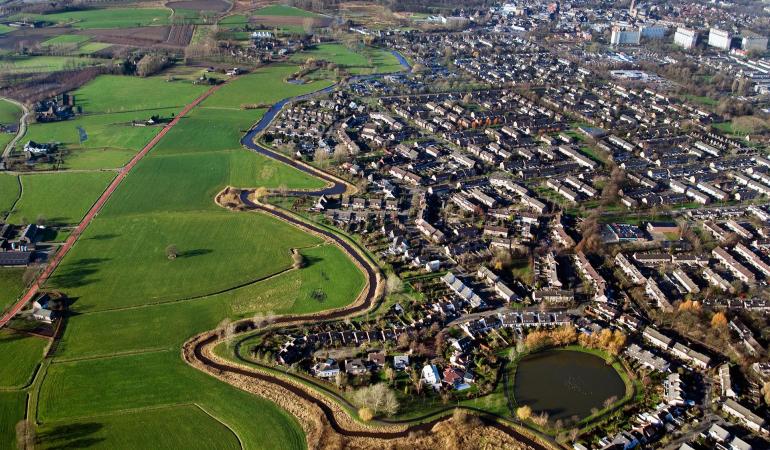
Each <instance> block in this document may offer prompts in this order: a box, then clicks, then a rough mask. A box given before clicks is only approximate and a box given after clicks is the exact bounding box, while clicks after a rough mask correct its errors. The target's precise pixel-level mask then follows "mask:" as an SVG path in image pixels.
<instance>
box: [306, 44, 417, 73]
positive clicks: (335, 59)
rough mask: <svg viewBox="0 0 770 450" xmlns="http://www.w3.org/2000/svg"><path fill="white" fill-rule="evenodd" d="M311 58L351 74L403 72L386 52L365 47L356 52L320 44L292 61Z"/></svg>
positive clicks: (335, 45) (337, 45) (332, 45)
mask: <svg viewBox="0 0 770 450" xmlns="http://www.w3.org/2000/svg"><path fill="white" fill-rule="evenodd" d="M308 56H312V57H313V58H316V59H321V60H324V61H329V62H332V63H335V64H337V65H340V66H342V67H344V68H346V69H347V70H348V71H349V72H350V73H351V74H354V75H357V74H369V73H389V72H398V71H401V70H403V67H402V66H401V64H399V62H398V59H396V57H395V56H393V54H391V53H390V52H389V51H387V50H383V49H379V48H370V47H367V48H366V49H364V50H361V51H359V52H356V51H354V50H351V49H349V48H347V47H345V46H344V45H342V44H320V45H316V46H315V47H313V48H311V49H308V50H306V51H303V52H302V53H298V54H296V55H294V57H293V58H292V60H294V61H297V62H302V61H304V60H305V59H307V58H308Z"/></svg>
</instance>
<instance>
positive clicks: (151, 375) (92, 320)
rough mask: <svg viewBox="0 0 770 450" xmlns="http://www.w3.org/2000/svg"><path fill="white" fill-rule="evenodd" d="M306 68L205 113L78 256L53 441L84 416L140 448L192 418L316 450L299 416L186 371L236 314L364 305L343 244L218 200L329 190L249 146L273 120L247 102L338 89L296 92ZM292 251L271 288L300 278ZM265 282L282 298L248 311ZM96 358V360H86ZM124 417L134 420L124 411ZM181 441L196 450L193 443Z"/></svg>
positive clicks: (131, 179) (93, 107)
mask: <svg viewBox="0 0 770 450" xmlns="http://www.w3.org/2000/svg"><path fill="white" fill-rule="evenodd" d="M296 70H297V67H296V66H277V67H270V68H267V69H263V70H259V71H257V72H256V73H254V74H251V75H247V76H243V77H241V78H239V79H237V80H235V81H233V82H232V83H231V84H228V85H226V86H224V87H223V88H222V89H221V90H219V91H217V92H216V93H215V94H214V95H212V96H211V97H210V98H209V99H207V100H206V101H205V102H204V103H202V104H201V105H200V106H199V107H197V108H196V109H195V110H193V111H192V112H191V114H190V115H189V116H188V117H186V118H185V119H183V120H181V121H180V123H179V124H178V125H177V126H176V127H174V128H173V129H172V131H171V132H170V133H168V134H167V135H166V136H164V138H163V139H162V140H161V142H160V143H159V145H158V146H157V148H156V149H154V150H153V152H151V153H150V154H149V155H148V156H147V157H146V158H145V159H143V160H142V161H141V162H140V163H139V164H138V165H137V166H136V167H135V168H134V170H133V171H132V172H131V174H129V176H128V177H127V178H126V180H125V182H124V183H123V184H121V186H120V187H119V188H118V190H117V191H116V192H115V194H114V195H113V196H112V197H111V199H110V201H109V203H108V204H107V205H106V207H105V209H104V210H102V212H101V213H100V215H99V216H98V217H97V218H96V219H95V220H94V221H93V222H92V223H91V225H90V226H89V227H88V229H87V230H86V232H85V233H84V234H83V236H81V238H80V240H79V241H78V243H77V244H76V245H75V247H74V248H73V249H72V250H71V251H70V252H69V253H68V254H67V256H66V257H65V259H64V261H63V262H62V264H61V266H60V267H59V268H58V269H57V270H56V272H55V273H54V275H53V277H52V278H51V279H50V280H49V287H56V288H61V289H62V290H64V291H65V292H67V294H68V295H70V296H72V297H75V298H77V301H76V302H75V303H74V304H73V305H72V309H73V311H74V312H75V313H77V314H74V315H72V316H71V317H70V318H69V319H68V325H67V327H66V329H65V332H64V336H63V337H62V342H61V346H60V347H59V350H58V351H57V355H56V357H55V358H54V363H53V364H52V365H51V366H50V367H49V369H48V371H47V374H46V376H45V379H44V380H43V383H42V388H41V390H40V393H39V400H38V404H39V405H40V407H39V409H38V417H37V418H38V420H39V421H40V422H42V424H43V425H42V429H41V432H43V433H47V432H49V430H51V431H54V430H55V429H56V428H57V426H58V425H60V424H65V423H67V424H69V423H72V422H73V421H75V423H84V424H93V423H95V424H98V425H99V428H98V429H97V430H94V432H93V433H90V435H91V436H93V438H94V440H99V445H104V446H112V447H114V446H115V445H119V446H120V445H121V442H131V443H136V442H138V441H135V440H133V441H131V440H129V439H140V438H137V437H131V436H134V435H135V432H134V430H136V429H137V427H138V425H137V424H138V423H141V424H142V433H143V434H144V435H146V436H147V439H183V438H181V437H179V438H174V437H173V436H175V435H185V434H188V433H186V432H185V430H187V429H189V427H188V423H193V424H195V423H200V424H199V425H196V426H197V427H198V428H201V429H205V430H210V431H207V432H209V433H210V435H211V439H212V440H215V441H216V442H222V443H227V442H228V439H230V437H228V432H229V433H232V432H235V433H236V434H237V435H238V437H239V438H240V441H241V442H242V443H243V445H244V446H245V447H248V448H277V447H280V448H303V447H304V446H305V443H304V438H303V435H302V432H301V429H300V428H299V427H298V425H297V423H296V422H295V421H294V419H293V418H291V417H290V416H289V415H288V414H287V413H285V412H283V411H281V410H279V409H278V408H277V407H276V406H275V405H272V404H271V403H269V402H266V401H264V400H261V399H259V398H257V397H254V396H253V395H250V394H246V393H244V392H241V391H239V390H237V389H234V388H231V387H230V386H227V385H224V384H222V383H220V382H218V381H216V380H214V379H212V378H210V377H208V376H207V375H205V374H203V373H200V372H198V371H196V370H195V369H192V368H190V367H188V366H186V365H185V364H184V362H183V361H182V360H181V359H180V357H179V346H180V345H181V343H182V342H183V341H184V340H185V339H187V338H188V337H190V336H191V335H194V334H195V333H199V332H201V331H204V330H207V329H211V328H213V327H215V326H216V324H217V323H218V322H219V321H220V320H221V319H223V318H225V317H237V316H245V315H248V314H254V313H257V312H260V313H266V312H268V311H272V310H280V311H285V312H290V311H296V312H311V311H319V310H324V309H327V308H330V307H335V306H341V305H344V304H347V303H350V302H352V301H353V299H354V298H355V297H356V296H357V294H358V292H359V291H360V289H361V287H362V286H363V275H362V274H361V273H360V272H359V270H358V268H357V267H356V266H355V265H354V264H353V263H352V262H351V261H349V260H348V259H347V257H346V256H345V255H344V254H343V253H342V252H341V251H340V250H339V249H337V248H336V247H331V246H329V245H320V246H319V244H321V243H322V241H321V240H320V239H319V238H318V237H315V236H312V235H309V234H306V233H304V232H303V231H301V230H299V229H296V228H294V227H292V226H289V225H287V224H285V223H283V222H281V221H279V220H277V219H274V218H272V217H269V216H266V215H262V214H258V213H249V212H233V211H227V210H224V209H222V208H220V207H219V206H216V205H215V204H214V202H213V199H214V196H215V194H216V193H217V192H218V191H219V190H221V189H222V188H223V187H225V186H227V185H236V186H268V187H278V186H280V185H286V186H287V187H289V188H309V187H312V188H317V187H320V186H321V185H322V184H323V183H321V182H320V181H319V180H316V179H313V178H311V177H309V176H307V175H305V174H303V173H301V172H299V171H297V170H296V169H294V168H291V167H289V166H286V165H283V164H279V163H277V162H274V161H271V160H268V159H266V158H264V157H262V156H260V155H257V154H255V153H253V152H250V151H248V150H245V149H242V148H241V147H240V144H239V139H240V135H241V132H242V131H243V130H245V129H247V128H249V126H250V125H251V124H253V123H254V122H255V121H256V120H258V119H259V117H261V114H262V113H263V110H243V109H241V104H242V103H244V102H249V103H258V104H267V103H272V102H275V101H277V100H279V99H282V98H284V97H288V96H292V95H297V94H301V93H305V92H310V91H315V90H317V89H319V88H322V87H325V86H328V84H329V82H316V83H312V84H309V85H300V86H298V85H292V84H289V83H286V82H285V81H284V80H285V78H286V77H287V76H288V75H290V74H291V73H293V72H294V71H296ZM172 85H173V84H172ZM86 88H88V86H87V87H86ZM92 89H93V88H92ZM140 90H141V89H140ZM80 94H81V96H83V97H82V98H83V99H84V100H85V101H86V103H85V105H84V108H86V109H87V110H89V111H99V112H106V111H110V110H111V108H112V105H110V104H104V103H101V102H98V101H96V100H95V99H94V101H92V94H90V93H89V91H88V89H86V90H85V92H81V93H80ZM93 95H94V96H95V94H93ZM146 97H147V96H141V98H146ZM77 98H78V100H80V98H81V97H77ZM132 106H134V107H137V106H135V105H132ZM153 106H155V105H154V104H151V105H148V107H153ZM220 129H221V130H222V131H220ZM276 237H280V239H276ZM169 245H173V246H174V247H175V255H176V258H175V259H169V258H168V257H167V247H168V246H169ZM293 247H298V248H302V250H301V251H302V253H303V255H305V256H306V258H307V259H308V262H309V264H308V266H307V267H306V268H303V269H300V270H290V271H288V272H286V273H285V274H283V275H278V276H277V277H276V278H275V280H282V279H284V278H285V277H287V276H289V275H290V274H292V278H287V280H288V281H286V282H279V283H278V284H275V285H273V284H272V283H273V279H268V280H266V281H259V280H260V279H261V278H265V277H269V276H271V275H273V274H276V273H279V272H281V271H284V270H287V269H289V268H290V267H291V264H292V260H291V255H290V249H291V248H293ZM225 261H226V263H223V262H225ZM299 274H302V275H299ZM305 275H307V276H306V277H305ZM299 278H301V279H302V280H303V281H302V287H301V289H300V290H299V291H298V292H297V293H288V292H286V286H289V285H290V284H287V283H296V281H295V280H296V279H299ZM292 280H294V281H292ZM327 282H328V283H333V287H332V288H328V293H326V295H325V297H324V298H323V299H322V300H318V298H316V297H317V296H316V297H312V296H311V293H312V292H313V291H315V290H317V289H319V288H320V287H322V286H325V285H326V283H327ZM263 283H264V286H265V287H264V289H269V290H271V291H272V292H275V295H271V296H270V297H271V298H270V299H267V298H265V297H262V298H263V300H264V301H257V300H255V299H254V298H251V299H250V300H249V301H248V302H246V301H244V298H243V297H239V296H237V295H235V294H230V293H236V292H239V291H240V292H246V289H249V290H250V292H251V293H258V292H259V291H260V288H259V286H261V285H262V284H263ZM295 294H296V295H295ZM83 357H88V358H89V359H82V360H81V359H78V358H83ZM126 368H130V372H128V375H127V372H126ZM191 404H195V405H198V406H200V407H201V408H202V410H204V411H205V412H206V413H209V414H210V415H211V416H213V417H215V418H216V419H217V420H218V421H219V422H222V423H224V424H226V426H227V427H229V428H230V429H231V430H232V431H230V430H227V429H226V428H224V427H220V426H218V424H219V422H215V421H213V420H211V421H209V420H206V418H205V417H204V416H203V415H201V414H198V413H191V412H190V411H189V410H186V409H185V410H184V412H183V413H179V416H180V417H181V418H178V417H177V415H178V414H177V412H176V408H180V407H181V405H191ZM158 408H162V409H164V410H165V409H168V411H170V414H169V415H167V416H165V417H166V418H167V419H166V420H165V421H158V420H155V417H156V416H154V414H156V412H155V411H158ZM185 408H187V406H185ZM125 410H131V411H132V413H131V414H119V415H116V414H115V413H116V412H117V411H125ZM184 414H186V415H184ZM85 416H88V418H85ZM102 430H104V431H102ZM102 436H103V437H102ZM156 436H163V437H162V438H156ZM102 438H104V439H106V440H105V441H103V443H102V441H101V439H102ZM159 442H166V441H159ZM136 445H139V446H141V444H136ZM168 445H169V446H170V447H179V446H181V447H185V448H187V447H193V448H194V447H195V444H192V443H189V442H188V441H186V440H185V441H179V442H178V443H177V442H174V443H169V444H168ZM201 445H204V446H205V442H204V444H201Z"/></svg>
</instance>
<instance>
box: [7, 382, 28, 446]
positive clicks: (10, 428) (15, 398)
mask: <svg viewBox="0 0 770 450" xmlns="http://www.w3.org/2000/svg"><path fill="white" fill-rule="evenodd" d="M26 405H27V393H26V392H23V391H0V448H8V449H15V448H16V424H17V423H18V422H19V421H20V420H22V419H24V409H25V407H26Z"/></svg>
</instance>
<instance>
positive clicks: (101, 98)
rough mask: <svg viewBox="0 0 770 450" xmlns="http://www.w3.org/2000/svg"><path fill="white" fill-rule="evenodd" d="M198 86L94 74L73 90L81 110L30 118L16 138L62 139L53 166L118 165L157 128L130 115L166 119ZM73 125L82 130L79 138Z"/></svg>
mask: <svg viewBox="0 0 770 450" xmlns="http://www.w3.org/2000/svg"><path fill="white" fill-rule="evenodd" d="M204 90H205V87H203V86H196V85H193V84H191V83H188V82H185V81H178V82H172V83H169V82H167V81H165V80H164V79H163V78H160V77H150V78H139V77H122V76H100V77H98V78H96V79H94V80H93V81H91V82H90V83H88V84H86V85H85V86H83V87H81V88H80V89H78V90H77V91H75V92H74V95H75V102H76V105H77V106H80V107H82V109H83V114H81V115H77V116H76V117H75V118H74V119H72V120H65V121H61V122H51V123H34V124H31V125H30V126H29V130H28V131H27V134H26V135H25V136H24V139H22V141H21V142H26V141H28V140H33V141H37V142H59V143H61V144H63V145H64V146H65V148H66V149H67V150H68V154H67V155H66V156H65V158H64V162H63V164H62V166H60V167H59V169H111V168H118V167H122V166H123V165H125V164H126V163H127V162H128V161H129V160H130V159H131V158H132V157H133V156H134V155H135V154H136V152H137V151H139V150H140V149H141V148H142V147H144V146H145V145H146V144H147V142H149V141H150V140H151V139H152V138H153V137H154V136H155V135H156V134H157V133H159V132H160V130H161V128H162V126H160V125H155V126H147V127H140V126H133V125H132V121H136V122H144V121H146V120H148V119H149V118H150V117H152V116H153V115H158V116H160V117H161V118H165V119H170V118H171V117H173V116H174V115H175V114H177V113H178V112H179V110H181V109H182V107H183V106H184V105H185V104H187V103H189V102H190V101H192V100H193V99H194V98H195V97H197V96H198V95H200V94H201V93H203V91H204ZM137 92H141V93H142V94H143V95H137ZM78 127H80V128H82V129H83V130H85V132H86V134H87V136H88V139H87V140H86V141H85V142H83V143H80V142H79V136H80V134H79V131H78Z"/></svg>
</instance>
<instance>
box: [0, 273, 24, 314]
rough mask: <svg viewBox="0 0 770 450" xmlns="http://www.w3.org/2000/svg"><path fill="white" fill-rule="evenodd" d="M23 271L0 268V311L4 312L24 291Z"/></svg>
mask: <svg viewBox="0 0 770 450" xmlns="http://www.w3.org/2000/svg"><path fill="white" fill-rule="evenodd" d="M23 275H24V269H23V268H16V267H0V311H5V309H6V308H8V307H9V306H10V305H11V304H13V302H14V301H15V300H16V299H17V298H18V297H19V296H20V295H21V293H22V291H23V290H24V281H23V278H22V277H23Z"/></svg>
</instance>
